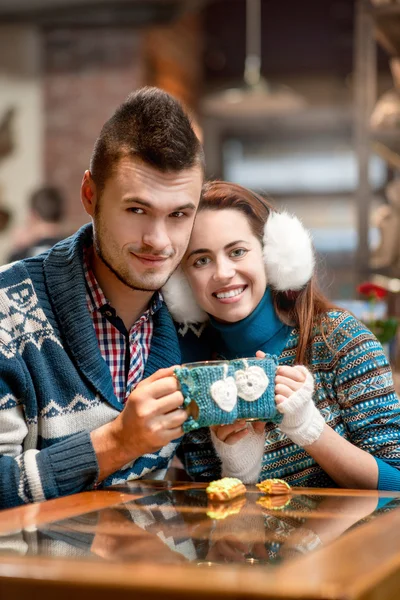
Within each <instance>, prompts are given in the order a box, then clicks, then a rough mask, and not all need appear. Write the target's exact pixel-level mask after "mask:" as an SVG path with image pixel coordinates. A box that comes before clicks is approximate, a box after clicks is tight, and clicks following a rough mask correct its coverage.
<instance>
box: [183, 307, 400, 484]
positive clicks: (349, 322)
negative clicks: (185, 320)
mask: <svg viewBox="0 0 400 600" xmlns="http://www.w3.org/2000/svg"><path fill="white" fill-rule="evenodd" d="M272 311H273V307H272V303H271V302H269V300H268V297H267V296H266V297H265V298H264V299H263V308H262V310H258V311H257V314H256V318H254V313H253V314H252V315H250V317H248V318H247V319H244V320H243V321H240V322H239V323H234V324H233V325H232V326H230V325H229V324H216V323H213V324H212V325H209V326H208V327H206V329H205V330H204V335H207V336H208V337H209V339H210V343H211V344H212V346H213V350H214V351H215V352H216V355H217V356H221V355H222V356H223V357H224V358H227V359H230V358H231V359H232V358H236V357H237V356H241V348H244V352H245V355H247V356H248V355H249V354H250V349H251V354H253V355H254V354H255V352H256V351H257V350H263V351H264V352H271V346H272V348H273V350H272V351H276V344H275V341H274V340H275V339H276V333H277V331H279V330H280V329H279V327H280V326H279V321H278V320H277V317H276V315H272ZM271 317H274V318H275V328H276V330H277V331H276V332H275V334H274V326H273V325H271V323H273V322H274V321H273V319H271ZM326 323H327V324H326V327H325V332H324V336H323V335H322V334H321V332H320V331H315V332H314V337H313V342H312V346H311V354H310V369H311V371H312V373H313V376H314V381H315V391H314V402H315V404H316V406H317V408H318V409H319V411H320V412H321V414H322V416H323V417H324V419H325V421H326V423H327V424H328V425H329V426H330V427H332V428H333V429H334V430H335V431H336V432H337V433H338V434H339V435H341V436H343V437H344V438H346V439H347V440H349V441H350V442H352V443H353V444H355V445H356V446H358V447H359V448H362V449H363V450H365V451H367V452H369V453H370V454H372V455H373V456H374V457H375V458H376V459H377V464H378V469H379V483H378V485H379V488H380V489H391V490H400V471H399V469H400V404H399V400H398V398H397V396H396V393H395V391H394V387H393V380H392V374H391V371H390V367H389V364H388V361H387V359H386V357H385V355H384V353H383V350H382V347H381V345H380V344H379V342H378V341H377V340H376V338H375V337H374V335H373V334H372V333H371V332H370V331H369V330H368V329H367V328H366V327H365V325H363V323H361V322H360V321H358V320H357V319H355V318H354V317H353V316H352V315H351V314H349V313H348V312H346V311H339V310H338V311H330V312H329V313H327V314H326ZM178 330H179V329H178ZM180 331H181V332H183V333H184V335H181V344H182V349H183V358H185V348H186V347H187V346H190V347H191V353H192V354H191V355H192V357H193V347H195V346H196V344H197V338H196V336H194V335H193V336H192V335H191V332H190V329H189V330H186V331H184V330H183V329H182V328H180ZM324 337H325V339H324ZM271 340H272V342H273V343H272V344H271ZM298 342H299V332H298V330H297V329H295V328H290V331H289V335H288V337H287V340H286V342H285V343H284V344H283V347H282V349H281V351H280V352H279V364H281V365H293V364H294V360H295V356H296V349H297V346H298ZM231 347H232V348H233V350H232V352H230V348H231ZM202 358H203V357H202V356H198V357H197V359H198V360H200V359H202ZM179 455H180V457H181V459H182V460H183V462H184V464H185V467H186V469H187V471H188V473H189V474H190V475H191V476H192V477H193V478H194V479H197V480H212V479H216V478H218V477H219V476H220V462H219V459H218V457H217V456H216V454H215V451H214V448H213V446H212V443H211V440H210V436H209V432H208V430H207V429H200V430H198V431H194V432H191V433H190V434H187V435H186V436H185V438H184V441H183V444H182V447H181V448H180V449H179ZM267 477H278V478H283V479H285V480H286V481H288V483H290V484H291V485H297V486H314V487H315V486H318V487H336V484H335V482H334V481H333V480H332V479H331V478H330V477H329V476H328V475H327V474H326V473H325V472H324V471H323V469H322V468H321V467H320V466H319V465H318V464H317V463H316V462H315V460H314V459H313V458H312V457H311V456H310V455H309V454H307V452H305V451H304V450H303V449H302V448H300V447H299V446H297V445H295V444H293V443H292V442H291V440H290V439H289V438H287V437H286V435H285V434H284V433H282V432H281V431H280V430H279V425H277V424H274V423H270V422H269V423H267V424H266V444H265V453H264V458H263V464H262V470H261V473H260V480H262V479H265V478H267Z"/></svg>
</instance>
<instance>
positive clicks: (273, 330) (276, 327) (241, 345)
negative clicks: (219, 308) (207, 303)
mask: <svg viewBox="0 0 400 600" xmlns="http://www.w3.org/2000/svg"><path fill="white" fill-rule="evenodd" d="M210 324H211V326H212V327H213V329H214V330H215V331H216V334H217V335H216V338H217V339H216V344H217V347H216V348H215V350H216V351H217V352H218V354H219V355H220V356H223V357H224V358H227V359H233V358H244V357H247V356H254V354H255V352H256V351H257V350H263V352H267V353H268V354H276V355H278V356H279V355H280V354H281V352H282V351H283V349H284V348H285V346H286V342H287V340H288V338H289V335H290V332H291V330H292V328H291V327H289V326H288V325H285V324H284V323H282V321H280V320H279V318H278V316H277V314H276V312H275V309H274V305H273V302H272V294H271V290H270V288H269V287H267V289H266V291H265V294H264V296H263V297H262V299H261V301H260V303H259V304H258V306H257V307H256V308H255V309H254V310H253V312H252V313H251V314H250V315H249V316H248V317H246V318H245V319H242V320H241V321H237V322H236V323H221V322H220V321H216V319H214V317H212V316H211V315H210Z"/></svg>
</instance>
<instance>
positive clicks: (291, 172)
mask: <svg viewBox="0 0 400 600" xmlns="http://www.w3.org/2000/svg"><path fill="white" fill-rule="evenodd" d="M222 160H223V176H224V178H225V179H228V180H230V181H235V182H236V183H239V184H241V185H244V186H246V187H250V188H252V189H254V190H258V191H260V192H262V193H265V194H269V195H270V196H272V198H273V200H274V203H275V204H276V205H277V206H279V207H281V208H284V209H286V210H288V211H290V212H293V213H294V214H296V215H297V216H298V217H299V218H300V219H301V220H302V221H303V223H304V224H305V225H306V227H308V228H309V229H310V230H311V232H312V235H313V240H314V244H315V247H316V250H317V253H318V263H319V268H320V273H319V275H320V282H321V284H322V287H323V288H324V291H325V292H326V293H327V294H328V295H329V296H330V297H331V298H333V297H334V298H352V297H354V295H355V290H354V283H353V271H352V265H353V261H354V256H355V251H356V247H357V230H356V205H355V197H354V192H355V190H356V188H357V182H358V172H357V160H356V156H355V154H354V150H353V148H352V140H351V137H350V134H349V132H347V131H346V132H339V133H337V132H335V133H330V132H329V133H313V134H310V135H308V136H306V135H303V136H299V137H294V138H293V137H292V138H291V137H290V136H289V135H288V134H287V133H286V134H285V135H284V136H282V137H278V136H276V137H274V138H272V137H270V138H268V137H266V136H263V137H262V138H261V137H256V136H248V137H246V136H238V135H236V136H233V135H232V136H226V137H225V138H224V139H223V142H222ZM370 176H371V185H372V187H373V189H374V190H375V192H376V195H375V198H374V201H373V209H374V208H375V207H376V206H378V205H379V204H380V203H382V201H383V196H382V195H381V194H380V191H381V190H382V189H383V187H384V186H385V184H386V182H387V177H388V173H387V166H386V163H385V162H384V161H383V160H382V159H381V158H380V157H378V156H372V157H371V166H370ZM377 242H378V232H377V231H376V230H375V229H374V228H371V230H370V243H371V245H372V246H374V245H376V244H377Z"/></svg>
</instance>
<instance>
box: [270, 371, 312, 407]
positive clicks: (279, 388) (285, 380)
mask: <svg viewBox="0 0 400 600" xmlns="http://www.w3.org/2000/svg"><path fill="white" fill-rule="evenodd" d="M306 376H307V371H306V369H305V368H304V367H300V366H296V367H288V366H282V367H278V368H277V370H276V376H275V402H276V405H277V406H279V404H282V402H284V401H285V400H286V399H287V398H290V396H291V395H292V394H294V393H295V392H297V391H298V390H300V388H301V387H302V386H303V385H304V382H305V380H306ZM278 410H279V408H278Z"/></svg>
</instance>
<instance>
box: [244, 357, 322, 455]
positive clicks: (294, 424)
mask: <svg viewBox="0 0 400 600" xmlns="http://www.w3.org/2000/svg"><path fill="white" fill-rule="evenodd" d="M256 356H257V358H263V357H264V356H265V354H264V352H261V351H258V352H257V353H256ZM313 392H314V379H313V376H312V374H311V373H310V371H308V369H306V367H303V366H301V365H296V366H295V367H289V366H286V365H285V366H280V367H278V368H277V370H276V376H275V402H276V407H277V410H278V411H279V412H280V413H282V414H283V419H282V421H281V423H280V424H279V428H280V430H281V431H283V433H286V435H287V436H288V438H290V439H291V440H292V442H294V443H295V444H297V445H298V446H300V447H302V448H304V447H305V446H310V445H311V444H313V443H314V442H316V441H317V440H318V439H319V437H320V436H321V434H322V431H323V429H324V427H325V421H324V418H323V417H322V415H321V413H320V412H319V410H318V408H317V407H316V406H315V404H314V400H313Z"/></svg>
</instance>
